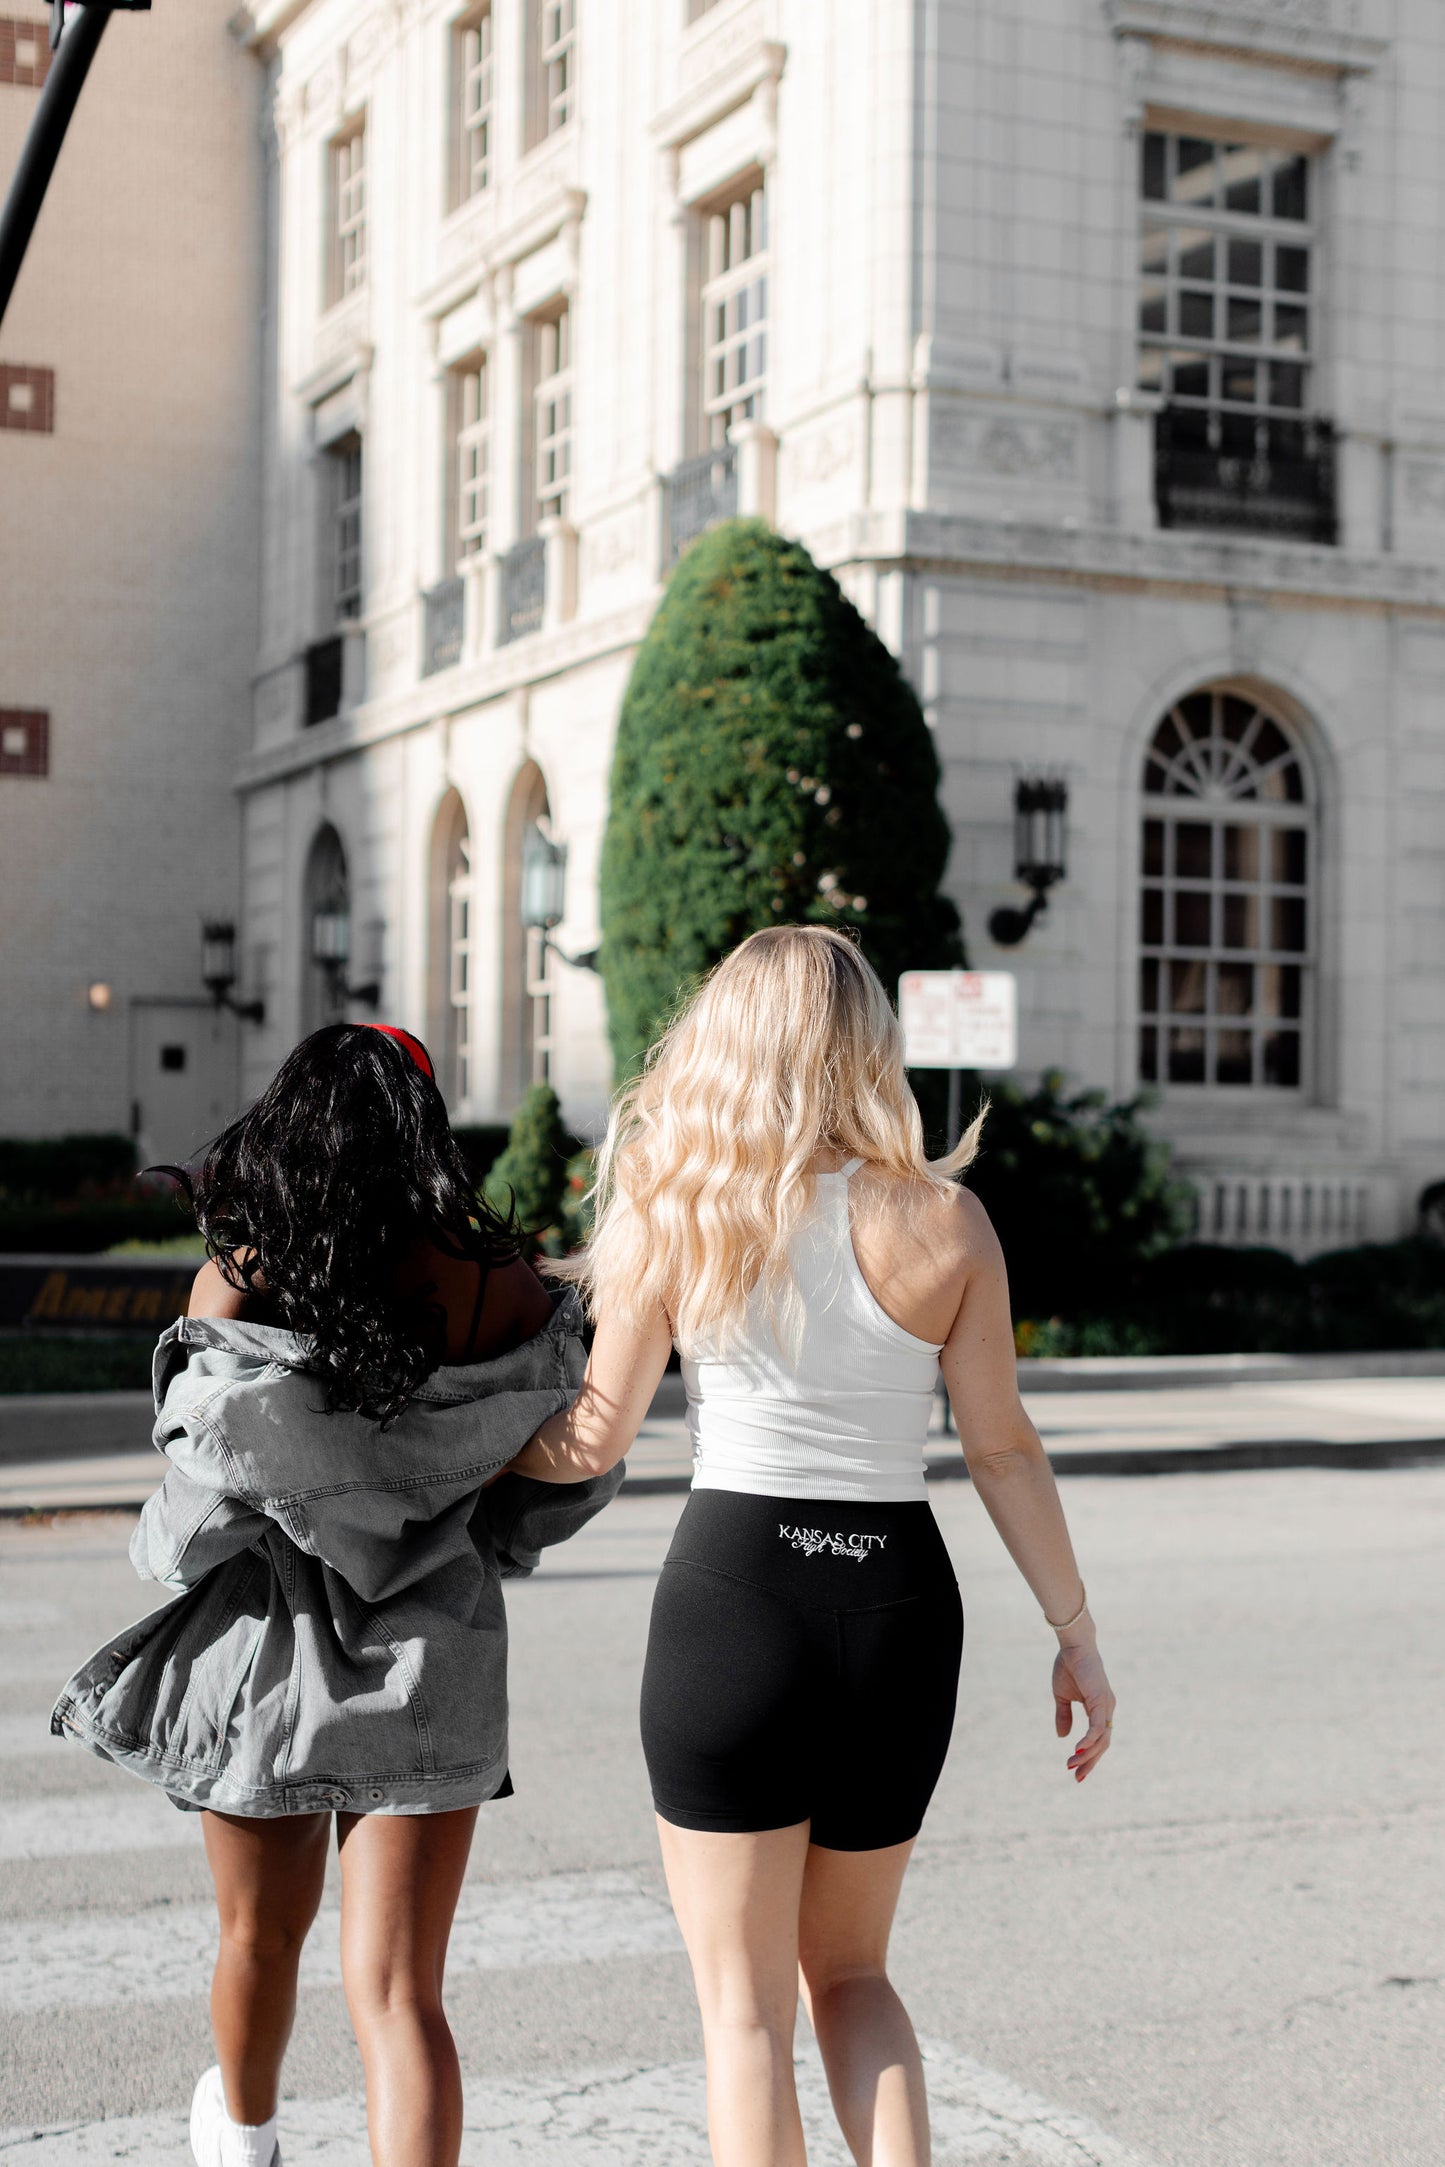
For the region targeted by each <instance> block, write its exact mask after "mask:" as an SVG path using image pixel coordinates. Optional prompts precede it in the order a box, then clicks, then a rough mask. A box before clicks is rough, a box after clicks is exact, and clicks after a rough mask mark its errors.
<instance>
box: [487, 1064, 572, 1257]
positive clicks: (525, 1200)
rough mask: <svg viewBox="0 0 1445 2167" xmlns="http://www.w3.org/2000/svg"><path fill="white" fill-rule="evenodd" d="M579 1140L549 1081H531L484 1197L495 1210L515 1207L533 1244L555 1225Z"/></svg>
mask: <svg viewBox="0 0 1445 2167" xmlns="http://www.w3.org/2000/svg"><path fill="white" fill-rule="evenodd" d="M576 1149H577V1139H576V1138H575V1137H574V1136H573V1135H572V1134H571V1132H570V1130H568V1129H567V1128H566V1127H565V1126H564V1124H563V1120H562V1108H561V1106H560V1104H559V1103H558V1099H557V1094H556V1092H555V1091H554V1090H553V1089H552V1086H551V1085H550V1084H549V1083H534V1084H533V1085H532V1086H531V1088H530V1089H529V1090H528V1092H527V1095H526V1097H525V1098H524V1099H523V1100H522V1103H521V1105H520V1106H519V1107H518V1108H517V1111H516V1113H515V1115H514V1116H513V1118H512V1127H511V1132H510V1134H509V1135H508V1137H507V1148H506V1150H505V1151H504V1152H503V1153H502V1155H501V1157H500V1158H498V1159H496V1160H494V1162H493V1164H492V1169H491V1172H490V1173H489V1174H488V1175H487V1179H486V1185H485V1189H484V1191H483V1193H484V1194H485V1196H486V1198H487V1200H488V1202H489V1203H492V1204H495V1206H496V1208H497V1210H498V1211H500V1212H502V1213H504V1214H505V1213H508V1212H510V1211H512V1210H514V1209H515V1211H516V1214H517V1218H518V1220H519V1221H520V1222H521V1225H522V1227H523V1229H524V1231H525V1232H526V1233H527V1234H528V1235H529V1236H530V1237H532V1239H533V1240H534V1241H535V1240H537V1239H538V1238H540V1237H542V1236H545V1235H546V1234H547V1233H548V1232H549V1231H550V1230H551V1229H552V1228H554V1227H556V1225H557V1223H558V1220H559V1218H560V1217H561V1210H562V1198H563V1193H564V1191H565V1190H566V1188H567V1163H568V1160H569V1159H570V1158H571V1157H572V1155H573V1153H574V1152H575V1151H576Z"/></svg>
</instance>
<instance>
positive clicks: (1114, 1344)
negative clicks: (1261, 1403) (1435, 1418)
mask: <svg viewBox="0 0 1445 2167" xmlns="http://www.w3.org/2000/svg"><path fill="white" fill-rule="evenodd" d="M1114 1301H1115V1306H1114V1307H1113V1308H1112V1309H1110V1308H1108V1307H1106V1305H1105V1303H1104V1302H1103V1301H1101V1300H1100V1299H1099V1297H1098V1295H1097V1294H1096V1292H1095V1290H1094V1289H1093V1288H1092V1287H1091V1286H1089V1284H1088V1283H1087V1282H1086V1281H1081V1282H1080V1284H1079V1285H1078V1286H1077V1287H1076V1288H1075V1289H1074V1290H1073V1294H1072V1298H1071V1300H1069V1301H1067V1302H1065V1303H1061V1304H1060V1305H1059V1310H1058V1311H1057V1312H1056V1313H1054V1314H1052V1315H1047V1314H1040V1313H1039V1312H1037V1311H1035V1312H1033V1313H1032V1314H1030V1313H1028V1312H1023V1311H1020V1310H1019V1309H1017V1308H1016V1310H1015V1314H1016V1315H1018V1316H1019V1317H1020V1322H1019V1324H1018V1326H1017V1329H1016V1332H1015V1339H1016V1342H1017V1345H1018V1349H1019V1352H1020V1353H1021V1354H1029V1355H1077V1354H1102V1355H1109V1354H1120V1355H1122V1354H1332V1353H1340V1352H1345V1351H1349V1352H1365V1351H1375V1352H1390V1351H1392V1350H1397V1349H1401V1348H1410V1347H1445V1251H1442V1250H1441V1248H1440V1247H1439V1245H1438V1244H1437V1243H1434V1242H1430V1241H1421V1240H1419V1239H1411V1240H1408V1241H1400V1242H1388V1243H1370V1244H1366V1245H1364V1246H1362V1247H1360V1248H1358V1249H1338V1250H1333V1251H1331V1252H1330V1253H1329V1254H1327V1255H1324V1256H1318V1257H1310V1258H1308V1259H1307V1260H1306V1261H1305V1262H1304V1263H1303V1264H1299V1263H1296V1262H1295V1260H1294V1258H1293V1257H1289V1256H1286V1255H1285V1254H1284V1253H1283V1252H1282V1251H1281V1250H1278V1249H1225V1248H1216V1247H1213V1246H1211V1245H1210V1244H1207V1243H1202V1242H1190V1243H1186V1244H1184V1245H1183V1246H1181V1247H1179V1248H1177V1249H1172V1250H1168V1251H1166V1252H1165V1253H1164V1254H1163V1255H1161V1256H1158V1257H1156V1258H1154V1259H1153V1260H1152V1261H1151V1262H1150V1263H1149V1264H1148V1267H1147V1270H1145V1271H1142V1272H1140V1273H1138V1274H1137V1275H1136V1276H1135V1280H1134V1282H1133V1284H1132V1286H1131V1287H1130V1288H1128V1289H1127V1291H1126V1292H1125V1293H1123V1294H1122V1295H1118V1294H1116V1296H1115V1298H1114Z"/></svg>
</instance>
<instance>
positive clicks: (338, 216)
mask: <svg viewBox="0 0 1445 2167" xmlns="http://www.w3.org/2000/svg"><path fill="white" fill-rule="evenodd" d="M327 148H328V158H329V167H330V171H329V175H328V188H329V193H330V223H331V236H330V240H331V245H330V249H329V251H328V255H329V267H328V272H327V286H328V293H329V298H330V299H331V300H332V301H344V300H345V298H346V296H347V295H348V294H349V293H355V292H356V291H357V289H358V287H360V286H364V285H365V283H366V127H365V124H364V123H363V122H361V121H357V122H356V123H355V124H354V125H353V126H351V127H349V128H348V129H347V130H346V132H345V134H344V135H339V136H334V137H333V138H332V140H331V142H330V144H329V145H328V147H327Z"/></svg>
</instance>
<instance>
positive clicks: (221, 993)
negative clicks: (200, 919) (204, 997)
mask: <svg viewBox="0 0 1445 2167" xmlns="http://www.w3.org/2000/svg"><path fill="white" fill-rule="evenodd" d="M201 983H202V985H203V986H204V987H205V989H206V991H207V993H209V994H210V996H211V1000H212V1002H213V1003H214V1004H215V1006H216V1007H217V1008H229V1010H230V1011H231V1014H232V1015H233V1016H239V1017H240V1018H241V1020H242V1022H243V1023H264V1022H265V1021H266V1004H265V1002H264V1001H238V1000H236V998H235V997H234V995H233V994H232V992H231V988H232V986H234V985H235V983H236V928H235V927H234V926H233V925H232V924H231V923H230V922H229V920H227V919H223V918H208V919H207V920H206V922H205V924H204V925H203V926H202V927H201Z"/></svg>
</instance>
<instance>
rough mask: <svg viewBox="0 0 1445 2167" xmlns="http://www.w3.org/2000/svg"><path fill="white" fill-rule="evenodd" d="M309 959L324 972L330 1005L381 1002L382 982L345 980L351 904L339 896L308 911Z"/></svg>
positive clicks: (349, 955)
mask: <svg viewBox="0 0 1445 2167" xmlns="http://www.w3.org/2000/svg"><path fill="white" fill-rule="evenodd" d="M311 960H312V962H313V963H314V964H315V965H316V966H317V968H318V970H321V971H324V972H325V974H326V990H327V993H328V995H329V996H330V1000H331V1005H332V1007H333V1008H340V1007H342V1006H343V1004H344V1003H346V1002H348V1001H361V1002H363V1003H364V1004H365V1005H366V1007H368V1008H379V1007H380V1006H381V986H380V983H379V982H378V981H377V980H376V979H374V978H373V979H368V980H367V982H366V984H365V985H364V986H353V985H349V984H348V983H347V978H346V972H347V966H348V965H349V964H350V962H351V906H350V904H349V903H347V902H346V901H345V900H344V899H342V898H339V897H338V898H333V899H332V900H331V901H330V902H327V903H322V904H320V905H319V906H318V908H317V909H316V910H314V911H313V912H312V913H311Z"/></svg>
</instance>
